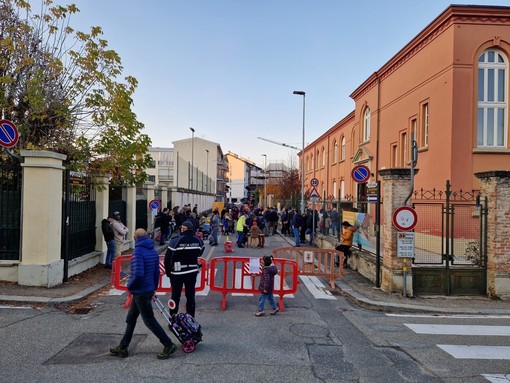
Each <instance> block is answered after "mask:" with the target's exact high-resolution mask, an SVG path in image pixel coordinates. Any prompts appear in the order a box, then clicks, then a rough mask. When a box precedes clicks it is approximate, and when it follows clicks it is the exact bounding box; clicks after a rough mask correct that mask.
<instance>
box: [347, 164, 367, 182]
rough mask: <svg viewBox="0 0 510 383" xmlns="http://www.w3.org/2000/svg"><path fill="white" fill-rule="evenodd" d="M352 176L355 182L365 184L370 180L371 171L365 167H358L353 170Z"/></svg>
mask: <svg viewBox="0 0 510 383" xmlns="http://www.w3.org/2000/svg"><path fill="white" fill-rule="evenodd" d="M351 175H352V179H353V180H354V181H355V182H358V183H364V182H367V181H368V180H369V179H370V169H369V168H367V167H366V166H365V165H358V166H355V167H354V169H352V172H351Z"/></svg>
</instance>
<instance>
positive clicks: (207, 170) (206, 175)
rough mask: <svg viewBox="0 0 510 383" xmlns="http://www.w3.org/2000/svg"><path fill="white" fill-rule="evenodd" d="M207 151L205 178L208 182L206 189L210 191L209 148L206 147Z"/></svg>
mask: <svg viewBox="0 0 510 383" xmlns="http://www.w3.org/2000/svg"><path fill="white" fill-rule="evenodd" d="M205 152H206V153H207V155H206V156H207V165H206V166H207V168H206V171H205V179H206V181H207V184H206V185H205V191H206V192H207V193H209V149H205Z"/></svg>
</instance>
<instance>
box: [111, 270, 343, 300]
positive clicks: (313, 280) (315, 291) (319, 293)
mask: <svg viewBox="0 0 510 383" xmlns="http://www.w3.org/2000/svg"><path fill="white" fill-rule="evenodd" d="M241 277H242V275H241V271H240V269H239V272H237V273H236V279H235V281H234V286H235V287H236V288H240V287H241V286H244V287H245V288H246V289H251V288H252V278H251V277H250V276H244V281H243V282H244V284H242V283H241ZM299 279H300V280H301V282H302V284H303V285H304V286H305V287H306V288H307V289H308V291H310V293H311V294H312V296H313V297H314V298H315V299H329V300H335V299H337V298H336V297H335V296H334V295H333V294H332V293H331V291H329V290H328V289H327V287H326V286H325V285H324V284H323V283H322V282H321V280H320V279H319V278H317V277H314V276H310V277H309V276H305V275H300V276H299ZM274 283H275V286H279V285H280V276H279V275H275V280H274ZM199 284H200V277H199V278H197V286H199ZM283 286H284V289H289V286H288V285H287V283H286V282H284V283H283ZM162 287H165V288H167V287H170V279H169V278H168V277H167V276H163V278H162ZM210 291H211V289H210V287H209V286H208V285H206V286H205V288H204V290H202V291H197V292H196V294H195V295H197V296H207V295H208V294H209V293H210ZM124 293H125V291H122V290H117V289H115V288H112V289H110V290H109V292H108V293H107V294H108V295H122V294H124ZM157 294H158V295H164V294H166V293H157ZM232 296H237V297H243V296H249V297H252V296H254V294H252V293H232ZM285 298H295V296H294V294H285Z"/></svg>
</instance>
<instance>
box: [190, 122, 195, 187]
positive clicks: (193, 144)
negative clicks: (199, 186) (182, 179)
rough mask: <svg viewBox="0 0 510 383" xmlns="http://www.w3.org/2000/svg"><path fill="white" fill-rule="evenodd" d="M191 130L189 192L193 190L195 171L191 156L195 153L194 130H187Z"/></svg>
mask: <svg viewBox="0 0 510 383" xmlns="http://www.w3.org/2000/svg"><path fill="white" fill-rule="evenodd" d="M189 129H190V130H191V177H190V179H191V190H193V187H194V186H193V172H194V171H195V169H193V166H194V164H193V155H194V152H195V129H193V128H189Z"/></svg>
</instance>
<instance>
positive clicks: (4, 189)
mask: <svg viewBox="0 0 510 383" xmlns="http://www.w3.org/2000/svg"><path fill="white" fill-rule="evenodd" d="M0 166H1V169H0V260H12V261H17V260H19V258H20V235H21V179H22V173H21V165H20V164H19V163H18V162H14V161H12V162H10V163H9V164H7V163H6V161H5V160H2V159H1V158H0Z"/></svg>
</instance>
